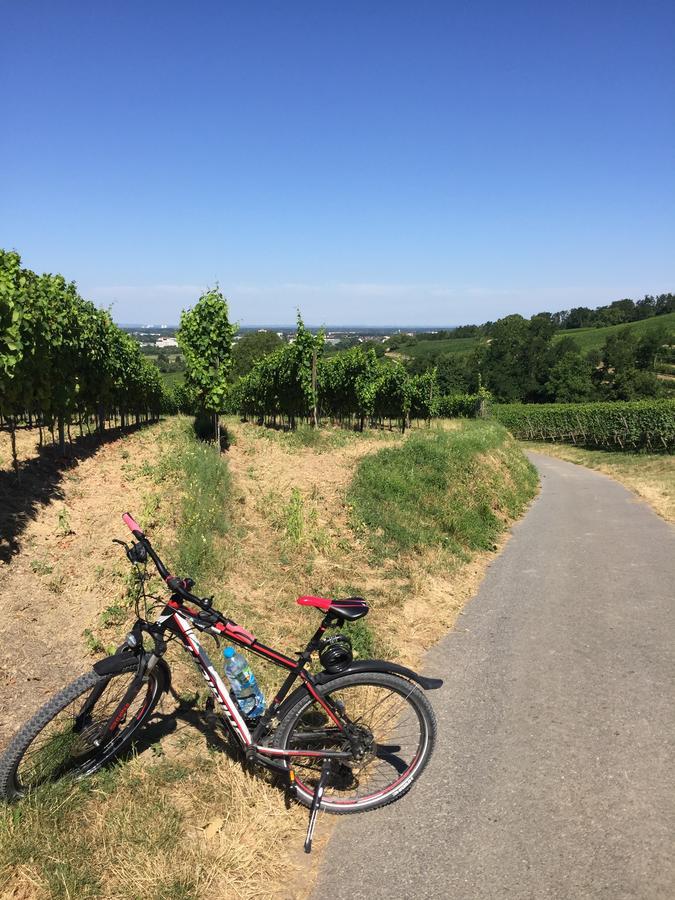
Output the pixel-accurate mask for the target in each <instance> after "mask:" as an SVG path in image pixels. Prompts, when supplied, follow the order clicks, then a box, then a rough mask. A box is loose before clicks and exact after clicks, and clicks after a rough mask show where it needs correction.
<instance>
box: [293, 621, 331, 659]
mask: <svg viewBox="0 0 675 900" xmlns="http://www.w3.org/2000/svg"><path fill="white" fill-rule="evenodd" d="M339 623H340V619H339V617H338V616H336V615H335V614H334V613H331V612H327V613H326V615H325V616H324V617H323V619H322V620H321V624H320V625H319V627H318V628H317V629H316V631H315V632H314V634H313V635H312V637H311V638H310V639H309V643H308V644H307V646H306V647H305V649H304V651H303V653H302V654H301V655H302V656H303V657H304V656H306V657H307V659H309V657H310V656H311V654H312V653H313V652H314V651H315V650H316V649H317V647H318V646H319V643H320V642H321V638H322V637H323V635H324V632H325V631H327V630H328V629H329V628H334V627H335V626H336V625H339Z"/></svg>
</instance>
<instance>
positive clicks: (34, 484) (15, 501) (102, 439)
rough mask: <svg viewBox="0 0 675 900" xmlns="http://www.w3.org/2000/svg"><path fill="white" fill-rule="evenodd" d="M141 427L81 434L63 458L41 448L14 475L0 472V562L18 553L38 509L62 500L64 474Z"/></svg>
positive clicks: (56, 450) (55, 451) (54, 448)
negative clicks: (96, 433)
mask: <svg viewBox="0 0 675 900" xmlns="http://www.w3.org/2000/svg"><path fill="white" fill-rule="evenodd" d="M143 427H145V424H141V425H130V426H127V427H126V428H124V430H122V429H121V428H111V429H110V430H109V431H106V432H105V433H104V434H103V435H94V434H92V435H84V436H82V437H78V438H76V439H75V440H73V442H72V443H71V444H68V445H67V447H66V453H65V455H64V454H62V453H60V451H59V448H58V447H57V446H52V445H49V446H48V445H46V444H45V445H43V446H42V447H41V448H40V450H39V451H38V454H37V456H33V457H31V458H30V459H27V460H22V461H21V462H20V463H19V471H18V474H17V473H16V472H15V471H14V470H13V469H9V470H6V469H5V470H2V471H0V562H9V561H10V559H11V558H12V556H14V555H15V554H16V553H18V551H19V550H20V543H19V538H20V537H21V535H22V534H23V532H24V531H25V529H26V527H27V525H28V523H29V522H30V521H31V520H33V519H35V517H36V516H37V514H38V512H39V510H40V509H41V508H42V507H43V506H45V505H46V504H47V503H50V502H51V501H52V500H62V499H63V490H62V488H61V482H62V480H63V476H64V474H65V473H66V472H67V471H69V470H72V469H76V468H77V466H78V465H79V464H80V463H81V462H82V461H83V460H85V459H88V458H89V457H90V456H94V454H95V453H96V452H97V451H98V450H99V449H100V448H101V447H102V446H103V445H104V444H109V443H111V442H112V441H116V440H119V438H120V437H123V436H124V435H128V434H133V433H134V432H135V431H138V430H139V429H141V428H143Z"/></svg>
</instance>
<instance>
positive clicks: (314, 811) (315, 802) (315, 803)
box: [305, 759, 331, 853]
mask: <svg viewBox="0 0 675 900" xmlns="http://www.w3.org/2000/svg"><path fill="white" fill-rule="evenodd" d="M330 768H331V761H330V759H325V760H324V762H323V765H322V766H321V776H320V778H319V783H318V784H317V786H316V788H315V790H314V797H313V798H312V806H311V808H310V811H309V824H308V825H307V837H306V838H305V853H311V852H312V838H313V837H314V828H315V827H316V817H317V816H318V814H319V808H320V807H321V801H322V800H323V792H324V791H325V790H326V782H327V781H328V776H329V775H330Z"/></svg>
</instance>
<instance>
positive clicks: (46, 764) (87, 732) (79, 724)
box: [0, 659, 166, 800]
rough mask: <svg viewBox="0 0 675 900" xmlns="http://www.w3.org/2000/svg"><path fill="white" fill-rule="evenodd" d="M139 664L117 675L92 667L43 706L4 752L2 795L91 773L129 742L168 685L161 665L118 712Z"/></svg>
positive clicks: (19, 793)
mask: <svg viewBox="0 0 675 900" xmlns="http://www.w3.org/2000/svg"><path fill="white" fill-rule="evenodd" d="M137 668H138V662H137V660H135V659H130V661H129V666H128V667H125V669H123V670H122V671H121V672H116V673H114V674H113V675H103V676H102V675H98V674H97V673H96V672H94V671H91V672H87V673H86V674H85V675H81V676H80V677H79V678H77V679H76V680H75V681H73V682H72V684H70V685H68V687H66V688H64V689H63V690H62V691H60V693H58V694H56V695H55V696H54V697H52V699H51V700H49V701H48V702H47V703H46V704H45V705H44V706H43V707H42V709H39V710H38V711H37V712H36V713H35V715H34V716H33V717H32V718H31V719H30V720H29V721H28V722H26V724H25V725H24V726H23V728H22V729H21V730H20V731H19V733H18V734H17V735H16V736H15V737H14V739H13V740H12V741H11V743H10V744H9V746H8V748H7V750H6V751H5V754H4V755H3V756H2V758H0V798H2V799H5V800H15V799H17V798H19V797H21V796H23V795H24V794H26V793H28V792H29V791H31V790H34V789H35V788H37V787H39V786H40V785H43V784H47V783H49V782H53V781H56V780H58V779H59V778H63V777H66V776H71V777H76V778H78V777H83V776H85V775H91V774H93V773H94V772H96V771H97V770H98V769H100V768H101V766H103V765H104V764H105V763H107V762H108V761H110V760H111V759H113V757H115V756H117V754H119V753H120V752H121V751H122V750H123V749H125V748H126V747H128V745H129V743H130V742H131V740H132V739H133V737H134V735H135V734H136V732H137V731H138V729H139V728H140V727H141V725H142V724H143V722H145V721H146V720H147V719H148V717H149V716H150V715H151V713H152V711H153V710H154V708H155V706H156V705H157V702H158V700H159V698H160V696H161V694H162V691H163V690H164V689H165V687H166V685H165V676H164V672H163V670H162V669H161V668H160V667H159V666H158V667H156V668H155V669H154V670H153V671H152V672H151V673H150V674H149V675H148V676H147V679H146V680H145V682H144V683H143V684H142V685H141V686H140V687H139V690H138V691H137V692H136V694H135V695H134V696H133V697H132V698H131V699H130V700H129V705H128V707H126V708H122V709H119V712H118V707H119V706H120V703H121V701H122V699H123V698H124V696H125V695H126V693H127V691H128V689H129V688H130V686H131V684H132V682H133V679H134V678H135V675H136V671H137ZM116 712H117V715H116V716H115V719H114V720H113V721H111V719H112V717H113V715H114V714H115V713H116Z"/></svg>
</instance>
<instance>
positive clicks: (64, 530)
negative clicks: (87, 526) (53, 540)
mask: <svg viewBox="0 0 675 900" xmlns="http://www.w3.org/2000/svg"><path fill="white" fill-rule="evenodd" d="M56 533H57V534H58V536H59V537H68V535H69V534H74V531H73V529H72V528H71V527H70V516H69V514H68V510H67V509H66V507H65V506H62V507H61V509H60V510H59V514H58V525H57V527H56Z"/></svg>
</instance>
